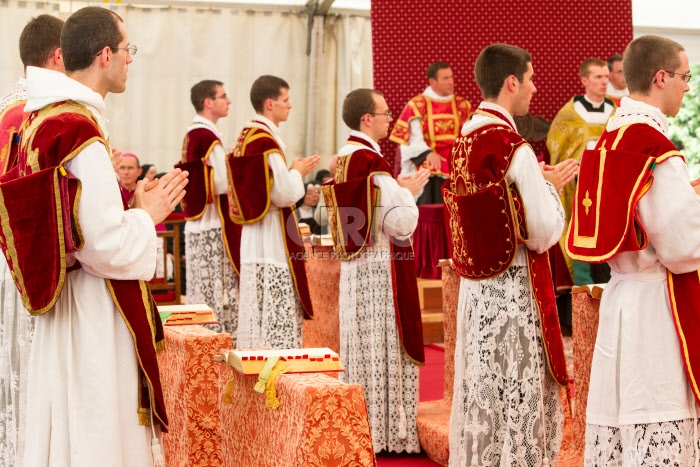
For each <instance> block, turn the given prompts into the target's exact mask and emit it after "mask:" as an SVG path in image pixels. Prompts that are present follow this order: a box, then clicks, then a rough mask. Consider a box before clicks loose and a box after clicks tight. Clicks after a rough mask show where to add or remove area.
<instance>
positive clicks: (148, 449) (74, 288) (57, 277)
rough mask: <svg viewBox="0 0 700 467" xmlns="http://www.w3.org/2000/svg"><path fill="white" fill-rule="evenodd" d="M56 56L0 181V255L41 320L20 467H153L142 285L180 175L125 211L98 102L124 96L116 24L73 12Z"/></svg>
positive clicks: (96, 13) (96, 14)
mask: <svg viewBox="0 0 700 467" xmlns="http://www.w3.org/2000/svg"><path fill="white" fill-rule="evenodd" d="M61 50H62V54H63V63H64V66H65V70H66V74H63V73H58V72H56V71H52V70H46V69H43V68H34V67H28V68H27V104H26V107H25V111H27V112H29V113H30V115H29V117H28V120H27V123H26V127H25V130H24V132H23V134H22V138H21V140H20V143H19V150H18V165H17V171H16V172H14V174H13V175H14V176H13V177H9V178H6V179H5V180H3V183H1V184H0V204H1V205H2V206H1V207H0V213H1V214H0V216H1V218H0V221H1V222H0V223H1V224H2V226H3V228H2V229H0V235H1V236H2V242H0V246H1V247H2V249H3V253H4V254H5V255H6V257H8V258H11V261H8V263H9V264H10V267H11V268H12V271H13V274H14V277H15V282H16V284H17V286H18V288H19V289H20V290H21V291H22V301H23V304H24V306H25V307H26V308H27V310H28V311H29V312H30V313H32V314H33V315H38V316H37V318H36V327H35V331H34V340H33V342H32V350H31V357H30V362H29V369H28V378H29V379H28V389H27V411H26V413H27V417H26V433H27V437H26V442H25V452H24V464H23V465H24V466H27V467H34V466H37V467H38V466H46V465H111V466H123V465H139V466H150V465H154V464H155V465H156V466H164V465H165V463H164V459H163V457H162V450H161V449H160V445H159V440H158V438H157V436H158V433H157V431H158V427H157V426H156V425H160V429H162V430H167V423H168V422H167V416H166V413H165V403H164V399H163V393H162V389H161V386H160V375H159V371H158V361H157V358H156V353H157V352H159V351H162V350H164V347H165V341H164V338H163V329H162V325H161V322H160V318H159V316H158V315H157V310H156V309H155V304H154V302H153V298H152V297H151V295H150V292H149V289H148V286H147V283H146V282H145V281H146V280H149V279H151V278H152V277H153V275H154V272H155V268H156V243H157V238H156V231H155V224H158V223H160V222H162V221H163V219H165V217H166V216H167V215H168V214H169V213H170V212H171V211H172V209H173V208H174V207H175V206H176V205H177V203H179V202H180V200H181V199H182V197H183V195H184V191H183V189H184V186H185V185H186V183H187V179H186V176H187V173H186V172H182V171H180V170H174V171H172V172H171V173H169V174H167V175H165V176H164V177H162V178H160V179H159V180H158V181H156V182H152V183H148V184H147V183H146V182H145V181H140V182H139V183H138V185H137V188H136V192H135V194H134V199H133V202H132V208H131V209H127V208H126V207H125V206H124V205H123V203H122V200H121V196H120V192H119V186H118V183H117V179H116V177H115V175H114V169H113V166H112V163H111V162H110V150H109V142H108V141H109V139H108V138H109V134H108V132H107V126H106V120H105V115H106V109H105V102H104V99H105V96H106V95H107V94H108V93H121V92H124V90H125V88H126V79H127V71H128V67H129V64H130V63H131V62H132V57H131V51H133V50H135V49H133V48H131V49H130V45H129V38H128V35H127V31H126V27H125V26H124V23H123V21H122V19H121V18H120V17H119V16H118V15H117V14H116V13H114V12H112V11H110V10H108V9H105V8H101V7H87V8H83V9H80V10H78V11H76V12H75V13H73V14H72V15H71V16H70V17H69V18H68V19H67V20H66V23H65V25H64V26H63V30H62V32H61ZM3 306H4V304H3Z"/></svg>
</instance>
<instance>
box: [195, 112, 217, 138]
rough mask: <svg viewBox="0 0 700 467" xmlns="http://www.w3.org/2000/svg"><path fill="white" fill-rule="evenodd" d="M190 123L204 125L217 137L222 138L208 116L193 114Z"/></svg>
mask: <svg viewBox="0 0 700 467" xmlns="http://www.w3.org/2000/svg"><path fill="white" fill-rule="evenodd" d="M192 125H202V126H205V127H207V128H208V129H210V130H211V131H212V132H213V133H214V134H215V135H216V137H217V138H219V139H223V138H222V137H221V132H220V131H219V128H217V126H216V124H215V123H214V122H212V121H211V120H209V119H208V118H205V117H202V116H201V115H195V116H194V118H193V119H192Z"/></svg>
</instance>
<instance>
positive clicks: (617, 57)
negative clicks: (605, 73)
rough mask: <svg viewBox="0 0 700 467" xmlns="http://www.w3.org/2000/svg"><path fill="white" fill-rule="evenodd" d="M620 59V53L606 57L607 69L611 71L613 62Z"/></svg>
mask: <svg viewBox="0 0 700 467" xmlns="http://www.w3.org/2000/svg"><path fill="white" fill-rule="evenodd" d="M621 61H622V55H620V54H615V55H611V56H610V58H608V70H610V71H612V66H613V63H615V62H621Z"/></svg>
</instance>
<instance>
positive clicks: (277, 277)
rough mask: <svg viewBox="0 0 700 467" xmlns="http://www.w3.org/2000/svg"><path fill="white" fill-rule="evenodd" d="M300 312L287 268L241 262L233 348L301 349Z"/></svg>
mask: <svg viewBox="0 0 700 467" xmlns="http://www.w3.org/2000/svg"><path fill="white" fill-rule="evenodd" d="M302 321H303V310H302V306H301V302H300V301H299V299H298V298H297V292H296V289H295V287H294V279H293V278H292V273H291V272H290V271H289V268H288V267H286V266H285V267H282V266H279V265H277V264H274V263H264V262H263V263H241V276H240V302H239V311H238V338H237V343H236V348H238V349H251V348H256V347H270V348H272V349H299V348H301V343H302V338H301V333H302Z"/></svg>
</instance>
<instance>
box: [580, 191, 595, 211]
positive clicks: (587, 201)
mask: <svg viewBox="0 0 700 467" xmlns="http://www.w3.org/2000/svg"><path fill="white" fill-rule="evenodd" d="M581 204H583V207H584V208H586V215H588V210H589V209H590V207H591V206H593V201H591V198H590V197H589V196H588V190H586V197H585V198H583V201H581Z"/></svg>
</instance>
